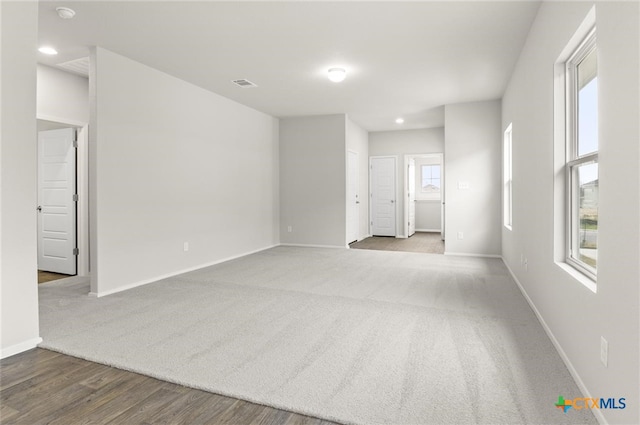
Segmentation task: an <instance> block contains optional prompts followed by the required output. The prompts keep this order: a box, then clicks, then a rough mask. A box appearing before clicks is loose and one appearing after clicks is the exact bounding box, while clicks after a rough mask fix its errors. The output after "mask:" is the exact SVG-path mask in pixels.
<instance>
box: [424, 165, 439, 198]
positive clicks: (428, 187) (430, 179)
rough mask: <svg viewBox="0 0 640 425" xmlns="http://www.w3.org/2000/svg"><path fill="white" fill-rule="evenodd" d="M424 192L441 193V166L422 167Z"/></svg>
mask: <svg viewBox="0 0 640 425" xmlns="http://www.w3.org/2000/svg"><path fill="white" fill-rule="evenodd" d="M421 188H422V192H423V193H440V165H423V166H422V186H421Z"/></svg>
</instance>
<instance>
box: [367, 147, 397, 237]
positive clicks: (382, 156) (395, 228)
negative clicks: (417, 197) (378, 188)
mask: <svg viewBox="0 0 640 425" xmlns="http://www.w3.org/2000/svg"><path fill="white" fill-rule="evenodd" d="M383 158H393V161H394V166H395V171H396V173H395V176H394V182H395V188H394V190H393V193H394V196H395V198H396V200H395V202H394V204H395V210H396V212H395V219H396V220H395V223H393V228H394V233H395V236H394V237H396V238H397V237H398V155H373V156H369V226H368V228H369V234H370V235H373V224H372V223H373V202H371V198H372V197H373V190H372V188H373V185H372V181H371V180H372V178H371V177H372V176H371V170H372V169H373V164H372V163H371V161H372V160H373V159H383Z"/></svg>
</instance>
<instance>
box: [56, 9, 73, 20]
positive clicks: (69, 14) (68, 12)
mask: <svg viewBox="0 0 640 425" xmlns="http://www.w3.org/2000/svg"><path fill="white" fill-rule="evenodd" d="M56 12H58V16H59V17H61V18H62V19H71V18H73V17H74V16H76V11H75V10H73V9H69V8H68V7H56Z"/></svg>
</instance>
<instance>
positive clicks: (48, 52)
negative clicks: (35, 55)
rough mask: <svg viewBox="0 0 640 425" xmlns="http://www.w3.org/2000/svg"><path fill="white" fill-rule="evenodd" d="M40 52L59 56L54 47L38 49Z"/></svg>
mask: <svg viewBox="0 0 640 425" xmlns="http://www.w3.org/2000/svg"><path fill="white" fill-rule="evenodd" d="M38 51H39V52H40V53H44V54H45V55H57V54H58V51H57V50H56V49H54V48H53V47H49V46H42V47H40V48H39V49H38Z"/></svg>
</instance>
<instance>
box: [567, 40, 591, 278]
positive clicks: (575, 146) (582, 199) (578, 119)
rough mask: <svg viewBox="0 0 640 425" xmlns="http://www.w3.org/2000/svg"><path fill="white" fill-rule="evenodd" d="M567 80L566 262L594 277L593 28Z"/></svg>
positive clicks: (572, 58) (569, 64) (572, 59)
mask: <svg viewBox="0 0 640 425" xmlns="http://www.w3.org/2000/svg"><path fill="white" fill-rule="evenodd" d="M565 84H566V101H565V112H566V129H565V130H566V158H567V160H566V164H565V176H566V177H565V179H566V184H567V190H566V194H565V196H566V200H567V206H566V211H565V212H566V233H567V240H566V247H567V253H566V261H567V263H568V264H570V265H571V266H573V267H575V268H576V269H578V270H579V271H581V272H582V273H584V274H585V275H587V276H588V277H590V278H591V279H593V280H594V281H595V279H596V272H597V265H598V194H599V193H598V192H599V190H598V186H599V180H598V57H597V48H596V34H595V29H594V30H592V31H591V32H590V33H589V35H588V36H587V37H586V38H585V39H584V41H583V42H582V43H581V44H580V45H579V46H578V48H577V49H576V50H575V51H574V52H573V54H572V55H571V56H570V57H569V59H568V60H567V62H566V66H565Z"/></svg>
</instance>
